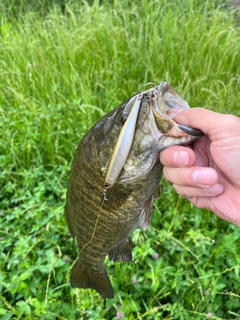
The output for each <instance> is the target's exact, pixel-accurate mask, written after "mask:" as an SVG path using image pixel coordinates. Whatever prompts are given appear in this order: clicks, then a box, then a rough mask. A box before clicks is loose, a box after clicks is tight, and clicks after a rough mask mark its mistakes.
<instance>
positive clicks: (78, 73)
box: [0, 0, 240, 320]
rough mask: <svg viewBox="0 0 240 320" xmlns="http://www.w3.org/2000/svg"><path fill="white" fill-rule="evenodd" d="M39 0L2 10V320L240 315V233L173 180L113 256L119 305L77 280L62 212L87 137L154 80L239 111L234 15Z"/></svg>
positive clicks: (195, 5) (191, 7) (170, 6)
mask: <svg viewBox="0 0 240 320" xmlns="http://www.w3.org/2000/svg"><path fill="white" fill-rule="evenodd" d="M34 3H35V6H34V7H31V6H30V5H29V2H28V1H23V0H22V2H21V1H20V4H19V1H12V2H11V1H10V2H8V1H3V2H2V4H1V5H0V10H1V20H0V120H1V121H0V132H1V139H0V167H1V171H0V187H1V189H0V218H1V220H0V243H1V251H0V295H1V296H0V298H1V299H0V319H3V320H8V319H43V320H45V319H46V320H48V319H50V320H51V319H97V320H99V319H117V317H118V318H119V317H120V313H121V314H124V317H123V319H149V320H151V319H154V317H155V318H159V319H181V320H186V319H209V318H211V319H240V307H239V306H240V285H239V284H240V278H239V267H240V245H239V241H238V239H239V236H240V230H239V228H237V227H235V226H233V225H231V224H228V223H227V222H224V221H221V220H220V219H219V218H217V217H215V216H214V215H213V214H212V213H210V212H207V211H206V210H200V209H196V208H194V207H193V206H191V204H190V203H189V202H188V201H187V200H184V199H182V198H180V197H179V196H178V195H176V193H175V192H174V190H173V189H172V187H171V185H169V184H168V183H166V182H165V181H162V186H163V188H162V189H163V190H162V191H163V192H162V193H163V194H162V198H161V200H160V201H158V202H157V203H156V206H155V207H156V208H155V212H154V217H153V222H152V224H151V227H150V229H149V230H147V232H145V233H144V232H143V231H141V230H137V231H136V232H135V233H134V235H133V239H132V241H133V247H134V250H133V257H134V260H133V263H132V264H127V263H118V264H113V263H110V262H108V263H107V270H108V273H109V275H110V276H111V281H112V283H113V285H114V291H115V298H114V299H113V300H107V301H105V300H104V299H103V298H102V297H100V296H99V295H98V294H97V293H95V291H90V290H76V289H71V288H70V285H69V274H70V270H71V265H72V263H73V261H74V259H75V258H76V256H77V251H76V245H75V243H74V241H73V240H72V239H71V237H70V234H69V232H68V230H67V226H66V223H65V220H64V217H63V207H64V202H65V195H66V188H67V183H68V179H69V170H70V164H71V160H72V157H73V155H74V152H75V149H76V146H77V144H78V142H79V141H80V139H81V137H82V136H83V134H84V133H85V132H86V131H87V130H88V129H89V128H90V127H91V126H92V125H93V124H94V123H95V122H96V121H97V120H98V119H99V118H100V117H102V116H103V115H104V114H105V113H106V112H108V111H109V110H111V109H113V108H114V107H115V106H117V105H118V104H119V103H121V102H122V101H123V100H125V99H126V98H127V97H129V96H130V95H132V94H133V93H135V92H137V91H140V90H143V89H144V88H145V86H144V85H145V84H146V83H147V82H154V83H158V82H160V81H163V80H164V81H168V82H170V83H171V84H172V85H173V87H174V88H175V89H176V90H177V91H178V92H179V93H180V94H181V95H182V96H183V97H184V98H185V99H186V100H187V101H188V102H189V104H190V105H191V106H202V107H205V108H208V109H212V110H215V111H219V112H223V113H232V114H235V115H238V116H240V103H239V101H240V30H239V14H238V13H237V12H233V11H232V9H231V7H230V6H229V5H225V6H224V5H223V3H224V1H213V0H211V1H210V0H209V1H198V0H188V1H183V0H176V1H172V2H170V1H167V0H162V1H153V0H150V1H149V0H139V1H127V0H123V1H120V0H116V1H102V2H101V3H100V4H99V3H98V1H92V5H89V4H88V3H87V2H84V1H73V0H72V1H70V2H69V3H65V2H64V1H59V2H58V1H49V2H47V1H43V2H42V5H41V2H40V1H36V2H34ZM59 3H60V5H59ZM63 4H64V6H63ZM156 253H157V254H158V258H157V255H156ZM154 258H155V259H154ZM156 258H157V259H156ZM117 312H119V313H118V314H117Z"/></svg>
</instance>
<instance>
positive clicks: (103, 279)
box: [71, 261, 114, 299]
mask: <svg viewBox="0 0 240 320" xmlns="http://www.w3.org/2000/svg"><path fill="white" fill-rule="evenodd" d="M71 286H72V287H73V288H90V289H95V290H96V291H97V292H98V293H99V294H101V295H102V296H103V297H104V298H110V299H112V298H113V297H114V293H113V288H112V285H111V282H110V280H109V278H108V275H107V273H106V271H105V270H104V272H102V273H91V272H89V270H86V269H83V268H81V266H79V263H78V261H77V262H76V263H75V265H74V266H73V269H72V274H71Z"/></svg>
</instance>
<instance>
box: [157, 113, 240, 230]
mask: <svg viewBox="0 0 240 320" xmlns="http://www.w3.org/2000/svg"><path fill="white" fill-rule="evenodd" d="M170 110H171V113H176V116H175V117H174V121H176V122H177V123H179V124H184V125H187V126H190V127H193V128H196V129H200V130H201V131H202V132H203V133H204V134H205V136H203V137H201V138H200V139H199V140H197V141H194V142H193V144H192V148H189V147H182V146H174V147H170V148H167V149H165V150H164V151H162V152H161V153H160V161H161V163H162V164H163V165H164V168H163V173H164V175H165V177H166V178H167V180H169V181H171V182H172V183H173V184H174V188H175V189H176V191H177V192H178V193H179V194H180V195H182V196H183V197H185V198H187V199H189V200H190V201H191V202H192V203H193V204H194V205H195V206H196V207H198V208H206V209H209V210H211V211H212V212H214V213H215V214H217V215H218V216H219V217H221V218H222V219H224V220H227V221H229V222H232V223H234V224H236V225H238V226H240V118H238V117H235V116H232V115H225V114H220V113H216V112H213V111H209V110H206V109H202V108H193V109H189V110H184V111H181V110H180V109H170ZM179 111H181V112H180V113H178V112H179Z"/></svg>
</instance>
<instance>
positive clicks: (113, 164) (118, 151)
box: [99, 82, 203, 186]
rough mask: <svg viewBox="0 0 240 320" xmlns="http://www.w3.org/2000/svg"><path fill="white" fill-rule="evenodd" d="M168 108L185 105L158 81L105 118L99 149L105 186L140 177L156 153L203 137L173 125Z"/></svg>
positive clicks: (194, 130) (151, 164)
mask: <svg viewBox="0 0 240 320" xmlns="http://www.w3.org/2000/svg"><path fill="white" fill-rule="evenodd" d="M172 108H178V109H188V108H189V106H188V104H187V102H186V101H185V100H184V99H183V98H182V97H181V96H180V95H179V94H178V93H177V92H176V91H175V90H174V89H173V88H172V87H171V85H170V84H169V83H167V82H162V83H160V84H159V85H157V86H155V87H154V88H151V89H149V90H146V91H143V92H140V93H138V94H136V95H134V96H132V97H131V98H130V99H129V100H127V101H126V102H125V103H123V104H121V105H120V106H119V107H117V108H116V109H115V111H114V112H112V113H111V114H110V115H109V116H108V118H107V120H106V121H105V124H104V131H105V134H104V140H102V143H101V146H100V148H99V149H100V162H101V170H102V172H103V174H106V179H105V182H106V186H111V185H113V184H114V183H115V181H117V182H118V183H128V182H132V181H133V180H135V179H139V178H141V177H142V176H143V175H146V174H148V173H149V171H150V170H151V169H152V168H153V166H154V164H155V163H156V162H159V152H161V151H162V150H164V149H166V148H167V147H170V146H173V145H182V144H188V143H190V142H192V141H194V140H196V139H198V138H199V137H201V136H202V135H203V134H202V132H201V131H200V130H198V129H194V128H191V127H188V126H184V125H179V124H177V123H176V122H175V121H174V120H173V119H172V117H171V114H170V112H169V110H170V109H172ZM134 109H135V111H136V110H137V113H136V112H135V114H134ZM132 119H134V120H135V121H132Z"/></svg>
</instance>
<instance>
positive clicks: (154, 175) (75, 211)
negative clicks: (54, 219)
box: [65, 83, 201, 298]
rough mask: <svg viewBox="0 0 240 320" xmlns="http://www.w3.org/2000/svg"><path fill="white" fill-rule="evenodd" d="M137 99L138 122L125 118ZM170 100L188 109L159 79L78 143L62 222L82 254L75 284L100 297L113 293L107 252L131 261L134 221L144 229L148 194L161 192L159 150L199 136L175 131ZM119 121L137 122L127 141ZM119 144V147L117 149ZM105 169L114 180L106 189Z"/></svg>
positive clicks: (73, 276)
mask: <svg viewBox="0 0 240 320" xmlns="http://www.w3.org/2000/svg"><path fill="white" fill-rule="evenodd" d="M173 98H174V99H173ZM137 99H138V100H137ZM153 99H155V100H154V101H153ZM134 101H137V103H138V105H137V107H138V108H139V103H140V108H139V111H138V114H136V112H135V115H134V117H135V118H136V119H135V120H134V121H126V122H125V121H122V119H123V117H124V119H125V120H126V119H127V118H128V117H131V116H132V114H134V112H132V113H131V109H132V108H134V106H136V103H135V102H134ZM169 101H171V103H170V102H169ZM169 105H170V106H171V107H181V108H186V107H187V103H186V102H185V101H184V100H183V99H182V98H181V97H180V96H179V95H178V94H177V93H176V92H175V91H174V90H173V89H172V87H171V86H170V85H169V84H167V83H161V84H159V85H158V86H156V87H154V88H153V89H150V90H146V91H143V92H142V93H141V95H139V94H136V95H134V96H132V97H131V98H130V99H128V100H127V101H125V102H124V103H122V104H121V105H120V106H118V107H117V108H116V109H114V110H113V111H112V112H111V113H109V114H108V115H106V116H105V117H104V118H102V119H101V120H100V121H99V122H98V123H96V124H95V125H94V126H93V127H92V128H91V129H90V131H89V132H88V133H87V134H86V135H85V136H84V137H83V139H82V141H81V142H80V144H79V146H78V148H77V151H76V154H75V157H74V160H73V163H72V169H71V174H70V180H69V185H68V192H67V199H66V206H65V217H66V221H67V224H68V227H69V230H70V233H71V235H72V236H73V237H74V238H76V240H77V244H78V252H79V256H78V260H77V262H76V263H75V265H74V267H73V270H72V274H71V285H72V286H73V287H78V288H91V289H95V290H97V291H98V292H99V293H100V294H101V295H102V296H103V297H105V298H113V295H114V293H113V288H112V285H111V283H110V280H109V278H108V275H107V273H106V271H105V267H104V260H105V257H106V256H107V255H108V256H109V259H110V260H113V261H131V260H132V253H131V248H130V245H129V236H130V234H131V233H132V232H133V231H134V230H135V229H136V228H137V227H138V226H140V227H142V229H144V230H146V229H147V228H148V226H149V224H150V222H151V216H152V210H153V198H154V195H156V194H159V192H158V189H159V182H160V179H161V175H162V165H161V163H160V161H159V152H160V151H161V150H163V149H164V148H166V147H168V146H171V145H178V144H183V143H188V142H191V141H193V140H196V139H198V138H199V137H200V136H201V132H199V131H198V130H197V129H192V128H189V127H184V126H182V128H181V129H180V128H179V126H178V125H177V124H176V123H175V122H174V121H173V120H172V119H171V118H169V117H168V116H167V110H168V109H169ZM153 108H154V110H153ZM124 122H125V123H135V122H136V124H134V125H135V128H134V131H133V130H132V129H133V128H132V127H131V130H130V132H131V134H130V135H129V138H128V139H130V140H129V141H128V140H127V139H126V137H128V130H129V127H128V125H126V126H124V124H123V123H124ZM161 126H162V128H161ZM166 128H167V129H166ZM120 132H121V134H120ZM132 132H134V134H133V135H132ZM156 132H157V134H156ZM191 132H192V133H193V134H192V135H191ZM121 136H123V137H124V139H125V141H127V142H128V148H127V149H128V150H127V151H126V152H127V154H125V155H123V156H124V157H126V161H125V163H124V164H123V166H122V160H121V159H119V154H118V150H121V152H122V153H123V154H124V152H125V150H124V145H122V141H121ZM117 144H118V146H119V148H114V146H116V145H117ZM129 149H130V150H129ZM114 150H115V151H114ZM120 158H121V157H120ZM119 160H121V161H120V162H121V164H120V163H119V162H118V161H119ZM110 161H111V168H117V171H113V172H120V173H119V175H118V176H117V177H114V178H113V179H112V178H111V174H112V173H111V172H110V171H108V172H107V170H108V165H109V163H110ZM118 166H121V167H118ZM106 174H108V176H110V178H111V179H112V180H111V181H113V183H112V185H111V186H110V185H109V188H105V191H104V183H105V177H106ZM114 174H115V173H114Z"/></svg>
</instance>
